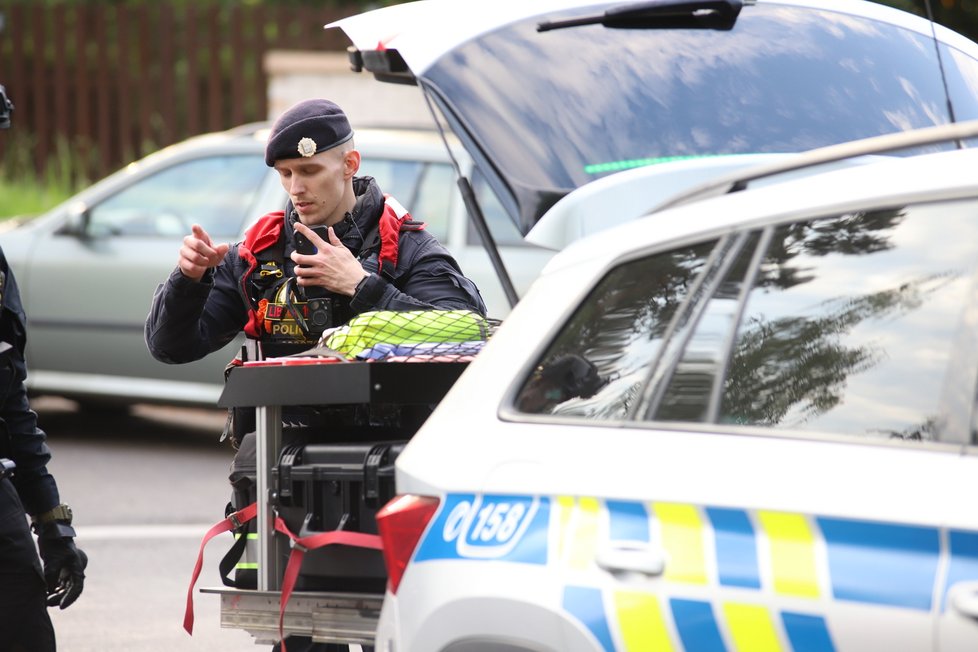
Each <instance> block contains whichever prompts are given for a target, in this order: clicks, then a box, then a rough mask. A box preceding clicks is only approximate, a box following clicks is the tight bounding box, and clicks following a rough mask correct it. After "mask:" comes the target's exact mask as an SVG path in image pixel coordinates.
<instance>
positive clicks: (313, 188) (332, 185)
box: [275, 146, 360, 226]
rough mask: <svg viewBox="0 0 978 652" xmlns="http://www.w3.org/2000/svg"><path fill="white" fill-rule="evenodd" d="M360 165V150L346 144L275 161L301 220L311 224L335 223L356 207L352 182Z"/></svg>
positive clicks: (281, 179) (280, 177)
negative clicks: (300, 156) (311, 153)
mask: <svg viewBox="0 0 978 652" xmlns="http://www.w3.org/2000/svg"><path fill="white" fill-rule="evenodd" d="M359 168H360V153H359V152H357V151H356V150H354V149H346V148H345V147H343V146H340V147H336V148H333V149H329V150H326V151H325V152H320V153H319V154H316V155H314V156H310V157H309V158H289V159H281V160H279V161H276V162H275V169H276V170H277V171H278V174H279V180H280V181H281V182H282V187H283V188H285V191H286V192H287V193H289V198H290V199H291V200H292V205H293V206H294V207H295V209H296V212H297V213H298V214H299V220H300V221H301V222H302V223H303V224H306V225H308V226H315V225H316V224H326V225H333V224H336V223H337V222H339V221H340V220H342V219H343V215H344V214H345V213H346V212H347V211H348V210H350V209H351V208H353V202H354V201H355V197H353V187H352V185H351V183H350V181H351V179H352V178H353V175H354V174H356V171H357V170H358V169H359Z"/></svg>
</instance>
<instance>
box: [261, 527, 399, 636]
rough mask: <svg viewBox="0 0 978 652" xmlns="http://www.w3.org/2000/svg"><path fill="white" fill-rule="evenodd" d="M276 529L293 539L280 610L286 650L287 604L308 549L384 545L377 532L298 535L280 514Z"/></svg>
mask: <svg viewBox="0 0 978 652" xmlns="http://www.w3.org/2000/svg"><path fill="white" fill-rule="evenodd" d="M275 529H276V530H277V531H278V532H281V533H282V534H284V535H286V536H287V537H289V539H291V540H292V552H291V553H289V563H288V564H287V565H286V567H285V575H284V576H283V577H282V598H281V602H280V603H279V612H278V635H279V638H280V639H281V641H282V652H286V649H285V635H284V633H283V627H282V623H283V621H284V620H285V605H286V604H287V603H288V601H289V597H290V596H291V595H292V589H293V588H294V587H295V581H296V579H297V578H298V577H299V568H300V567H301V566H302V557H303V556H304V555H305V554H306V551H307V550H315V549H316V548H322V547H323V546H328V545H332V544H338V545H343V546H355V547H357V548H373V549H374V550H381V549H383V547H384V546H383V544H382V543H381V539H380V537H379V536H378V535H376V534H364V533H363V532H346V531H344V530H334V531H332V532H318V533H316V534H312V535H310V536H307V537H297V536H296V535H294V534H293V533H292V532H291V530H289V528H288V526H287V525H286V524H285V521H283V520H282V518H281V517H280V516H276V517H275Z"/></svg>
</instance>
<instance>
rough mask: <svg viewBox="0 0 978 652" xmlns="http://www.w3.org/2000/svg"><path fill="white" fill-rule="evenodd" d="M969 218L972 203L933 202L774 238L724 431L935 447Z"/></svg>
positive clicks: (975, 230) (730, 390) (967, 252)
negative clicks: (786, 432)
mask: <svg viewBox="0 0 978 652" xmlns="http://www.w3.org/2000/svg"><path fill="white" fill-rule="evenodd" d="M975 211H976V207H975V205H974V203H973V202H970V203H944V204H930V205H921V206H915V207H910V208H901V209H893V210H885V211H884V210H881V211H875V212H869V213H857V214H849V215H842V216H839V217H833V218H827V219H821V220H815V221H812V222H807V223H801V224H792V225H788V226H784V227H781V228H779V229H777V230H775V231H774V232H773V237H772V238H771V242H770V245H769V246H768V247H767V248H766V250H765V251H764V252H763V261H762V263H761V266H760V268H759V270H758V276H757V280H756V281H755V282H754V284H753V287H752V288H751V290H750V294H749V297H748V300H747V303H746V306H745V310H744V314H743V318H742V320H741V322H740V326H739V329H738V333H737V337H736V344H735V346H734V347H733V350H732V353H731V359H730V364H729V370H728V375H727V378H726V380H725V382H724V387H723V397H722V403H721V407H720V419H721V420H722V421H725V422H730V423H744V424H759V425H764V426H771V427H777V428H795V429H810V430H820V431H827V432H835V433H842V434H851V435H856V436H879V437H886V438H902V439H914V440H916V439H923V440H930V439H934V438H936V437H937V436H938V435H939V433H940V430H941V428H942V423H941V413H940V411H939V406H940V404H941V400H942V391H943V390H944V383H945V381H946V377H947V374H948V373H949V367H950V366H951V364H950V363H952V362H953V361H954V359H953V358H952V356H953V355H954V352H953V351H952V350H951V345H952V343H953V342H954V338H955V334H956V332H958V329H960V328H962V326H963V322H962V319H963V316H964V314H965V307H966V306H967V302H968V293H969V290H971V288H972V284H973V270H974V265H975V259H976V244H975V243H978V221H976V220H975V219H974V216H975ZM967 375H968V376H970V375H972V374H967ZM968 382H969V383H973V382H974V379H973V378H969V379H968ZM959 389H962V388H959Z"/></svg>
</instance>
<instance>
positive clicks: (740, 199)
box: [545, 148, 978, 273]
mask: <svg viewBox="0 0 978 652" xmlns="http://www.w3.org/2000/svg"><path fill="white" fill-rule="evenodd" d="M976 169H978V149H974V148H973V149H958V150H949V151H944V152H938V153H932V154H920V155H917V156H912V157H886V158H885V159H883V160H878V161H875V162H871V163H866V164H864V165H859V166H854V167H848V168H843V169H833V170H829V171H827V172H823V173H820V174H812V175H809V176H804V177H800V178H794V179H791V180H787V181H784V182H781V183H775V184H770V185H765V186H761V187H757V188H754V189H750V190H747V191H743V192H735V193H732V194H726V195H721V196H719V197H713V198H709V199H704V200H701V201H698V202H694V203H690V204H686V205H681V206H677V207H675V208H671V209H666V210H664V211H661V212H655V213H652V214H650V215H648V216H646V217H643V218H641V219H638V220H636V221H634V222H632V223H630V224H625V225H621V226H617V227H614V228H611V229H608V230H606V231H603V232H601V233H597V234H594V235H592V236H590V237H588V238H586V239H583V240H580V241H578V242H576V243H574V244H572V245H570V246H569V247H568V248H567V249H565V250H564V251H563V252H561V253H560V254H558V255H557V256H555V257H554V258H553V259H552V260H551V262H550V264H549V265H548V267H547V268H546V270H545V273H550V272H553V271H555V270H559V269H560V268H562V267H565V266H568V265H574V264H575V263H577V262H580V261H581V260H587V259H594V258H605V259H607V261H608V263H609V264H613V263H614V262H615V261H617V260H619V259H621V258H622V257H623V256H628V255H629V254H630V252H633V251H646V250H649V249H660V248H665V247H672V246H677V245H681V244H683V243H688V242H694V241H702V240H704V239H707V238H710V237H713V236H717V235H720V234H723V233H726V232H729V231H731V230H733V229H737V228H742V227H750V226H755V225H756V226H760V225H764V224H769V223H774V222H778V223H780V222H784V221H789V220H792V219H797V218H799V217H804V216H816V215H828V214H832V213H833V212H838V211H855V210H860V209H861V208H874V207H879V206H880V205H881V204H888V205H891V206H899V205H902V204H905V203H909V202H919V201H936V200H951V199H956V198H963V197H974V196H975V195H976V194H978V177H976V176H975V174H974V170H976Z"/></svg>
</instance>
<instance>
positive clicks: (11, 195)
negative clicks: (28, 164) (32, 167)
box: [0, 178, 73, 220]
mask: <svg viewBox="0 0 978 652" xmlns="http://www.w3.org/2000/svg"><path fill="white" fill-rule="evenodd" d="M72 194H73V192H72V191H71V189H69V188H65V187H63V186H61V185H48V184H43V183H40V182H38V181H36V180H31V179H21V180H16V181H14V180H10V179H4V178H0V220H4V219H7V218H9V217H22V216H33V215H38V214H39V213H43V212H44V211H46V210H47V209H49V208H52V207H54V206H57V205H58V204H60V203H61V202H63V201H64V200H66V199H68V197H70V196H71V195H72Z"/></svg>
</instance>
